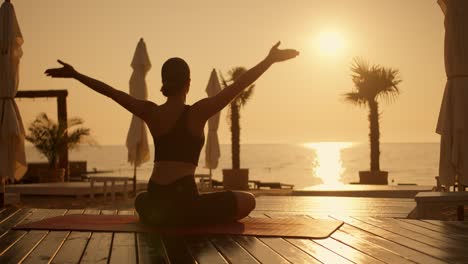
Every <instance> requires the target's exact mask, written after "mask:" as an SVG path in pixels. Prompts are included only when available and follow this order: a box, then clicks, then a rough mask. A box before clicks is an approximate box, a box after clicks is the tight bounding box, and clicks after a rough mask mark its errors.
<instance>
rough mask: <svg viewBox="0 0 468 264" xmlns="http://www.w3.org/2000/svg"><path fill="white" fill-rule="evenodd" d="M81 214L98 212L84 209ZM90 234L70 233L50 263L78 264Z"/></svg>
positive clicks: (97, 211)
mask: <svg viewBox="0 0 468 264" xmlns="http://www.w3.org/2000/svg"><path fill="white" fill-rule="evenodd" d="M83 213H85V214H99V213H100V212H99V210H92V209H91V210H90V209H86V210H85V211H84V212H83ZM90 237H91V232H80V231H73V232H71V233H70V234H69V235H68V237H67V239H66V240H65V242H64V243H63V245H62V246H61V247H60V249H59V251H58V252H57V254H56V255H55V257H54V258H53V259H52V263H60V264H61V263H64V264H71V263H78V262H80V259H81V256H82V255H83V252H84V250H85V248H86V245H87V244H88V241H89V238H90Z"/></svg>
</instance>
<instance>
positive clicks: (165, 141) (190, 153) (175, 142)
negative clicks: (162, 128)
mask: <svg viewBox="0 0 468 264" xmlns="http://www.w3.org/2000/svg"><path fill="white" fill-rule="evenodd" d="M189 109H190V106H189V105H185V107H184V111H183V113H182V114H181V116H180V117H179V119H178V120H177V122H176V124H175V125H174V127H173V128H172V129H171V130H170V131H169V132H168V133H166V134H164V135H162V136H159V137H157V138H156V137H155V138H154V148H155V150H154V161H155V162H156V161H182V162H188V163H192V164H194V165H198V159H199V158H200V152H201V149H202V147H203V144H204V143H205V136H204V135H203V136H202V137H196V136H193V135H191V134H190V131H189V130H188V128H187V113H188V110H189Z"/></svg>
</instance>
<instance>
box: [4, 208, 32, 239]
mask: <svg viewBox="0 0 468 264" xmlns="http://www.w3.org/2000/svg"><path fill="white" fill-rule="evenodd" d="M33 211H34V210H33V209H30V208H22V209H20V210H18V211H16V212H15V213H14V214H13V215H11V216H10V217H8V218H7V219H4V220H3V221H2V223H0V239H1V237H2V236H3V235H4V234H5V233H6V232H7V231H8V230H10V229H11V228H12V227H13V226H15V225H16V224H18V223H20V222H21V221H23V220H24V219H25V218H26V217H27V216H29V215H31V214H32V213H33Z"/></svg>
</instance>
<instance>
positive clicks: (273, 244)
mask: <svg viewBox="0 0 468 264" xmlns="http://www.w3.org/2000/svg"><path fill="white" fill-rule="evenodd" d="M259 239H260V240H261V241H262V242H263V243H265V244H266V245H267V246H269V247H270V248H272V249H273V250H274V251H276V252H278V254H280V255H281V256H282V257H284V258H285V259H287V260H288V261H290V262H292V263H320V262H319V261H318V260H317V259H315V258H314V257H312V256H310V255H309V254H307V253H306V252H304V251H302V250H301V249H299V248H297V247H296V246H294V245H293V244H291V243H289V242H288V241H286V240H284V239H282V238H276V237H263V238H259Z"/></svg>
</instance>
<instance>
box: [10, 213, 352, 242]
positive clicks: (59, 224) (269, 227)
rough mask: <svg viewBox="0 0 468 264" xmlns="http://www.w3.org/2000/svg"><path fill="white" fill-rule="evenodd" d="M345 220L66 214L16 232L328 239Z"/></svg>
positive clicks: (23, 227)
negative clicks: (206, 221) (162, 219)
mask: <svg viewBox="0 0 468 264" xmlns="http://www.w3.org/2000/svg"><path fill="white" fill-rule="evenodd" d="M342 224H343V222H342V221H337V220H329V219H311V218H256V217H252V218H244V219H242V220H240V221H239V222H233V223H226V224H218V225H206V226H191V227H187V226H177V227H166V226H164V227H162V226H160V227H157V226H145V225H143V224H141V223H140V222H139V221H138V217H137V216H133V215H131V216H130V215H86V214H76V215H65V216H57V217H52V218H48V219H44V220H41V221H37V222H31V223H28V224H23V225H18V226H16V227H14V228H13V229H26V230H31V229H34V230H37V229H40V230H65V231H107V232H151V233H157V234H164V235H222V234H224V235H248V236H267V237H289V238H313V239H320V238H327V237H328V236H330V235H331V234H332V233H333V232H334V231H335V230H337V229H338V228H339V227H340V226H341V225H342Z"/></svg>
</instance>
